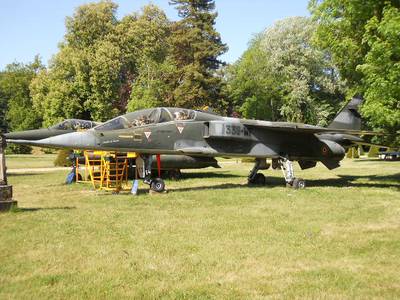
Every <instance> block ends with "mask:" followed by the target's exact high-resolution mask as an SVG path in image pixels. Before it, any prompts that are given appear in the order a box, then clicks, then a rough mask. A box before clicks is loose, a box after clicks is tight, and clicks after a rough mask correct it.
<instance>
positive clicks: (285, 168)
mask: <svg viewBox="0 0 400 300" xmlns="http://www.w3.org/2000/svg"><path fill="white" fill-rule="evenodd" d="M269 166H270V165H269V164H267V162H266V160H265V159H261V158H257V159H256V162H255V164H254V167H253V169H252V170H251V171H250V174H249V176H248V178H247V181H248V183H249V184H254V185H265V182H266V180H265V176H264V175H263V174H262V173H257V172H258V171H259V170H266V169H268V168H269ZM272 168H273V169H277V168H281V169H282V172H283V176H284V177H285V181H286V186H287V187H290V188H293V189H304V188H305V187H306V182H305V180H303V179H301V178H296V177H294V171H293V162H292V161H290V160H288V159H287V158H279V159H273V160H272Z"/></svg>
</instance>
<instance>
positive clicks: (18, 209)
mask: <svg viewBox="0 0 400 300" xmlns="http://www.w3.org/2000/svg"><path fill="white" fill-rule="evenodd" d="M70 209H76V207H75V206H61V207H58V206H56V207H15V208H14V209H13V212H15V213H22V212H35V211H41V210H70Z"/></svg>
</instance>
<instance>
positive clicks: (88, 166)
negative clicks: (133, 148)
mask: <svg viewBox="0 0 400 300" xmlns="http://www.w3.org/2000/svg"><path fill="white" fill-rule="evenodd" d="M83 154H84V176H83V177H82V176H81V174H79V170H81V169H82V165H83V164H82V161H80V160H79V158H77V159H76V169H75V171H76V178H77V182H89V181H90V182H91V183H92V186H93V188H94V189H97V190H106V191H112V192H116V193H118V192H119V191H121V190H123V189H130V187H128V168H129V159H130V158H136V156H137V155H136V153H132V152H131V153H117V152H105V151H89V150H87V151H84V153H83Z"/></svg>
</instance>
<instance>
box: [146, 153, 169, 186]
mask: <svg viewBox="0 0 400 300" xmlns="http://www.w3.org/2000/svg"><path fill="white" fill-rule="evenodd" d="M141 157H142V159H143V161H144V164H143V165H144V168H143V174H142V177H143V178H144V179H143V182H144V183H146V184H148V185H150V189H151V190H153V191H155V192H158V193H161V192H163V191H164V190H165V183H164V180H162V178H160V177H156V178H152V177H151V164H152V162H153V156H152V155H149V154H145V155H143V154H142V155H141ZM160 164H161V163H160V162H159V163H158V164H157V167H158V168H159V169H160V167H161V165H160ZM159 173H160V170H159Z"/></svg>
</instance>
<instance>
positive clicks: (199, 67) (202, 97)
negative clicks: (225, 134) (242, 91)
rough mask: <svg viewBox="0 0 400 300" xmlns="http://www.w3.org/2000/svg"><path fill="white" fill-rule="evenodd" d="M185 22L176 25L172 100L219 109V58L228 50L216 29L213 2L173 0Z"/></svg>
mask: <svg viewBox="0 0 400 300" xmlns="http://www.w3.org/2000/svg"><path fill="white" fill-rule="evenodd" d="M170 3H171V4H172V5H175V6H176V8H177V10H178V14H179V16H180V17H182V20H180V21H178V22H175V23H173V26H172V35H171V39H170V42H171V51H172V53H171V55H172V59H173V61H174V63H175V66H176V72H175V74H174V91H173V98H174V103H175V104H176V106H182V107H197V108H201V107H203V106H206V105H209V106H218V102H219V101H220V100H221V97H222V95H221V88H222V82H221V78H220V77H219V76H217V75H216V71H217V70H218V69H219V68H220V66H221V65H222V63H221V61H219V60H218V57H219V56H220V55H221V54H223V53H225V52H226V51H227V46H226V45H225V44H223V43H222V41H221V37H220V35H219V33H218V32H217V31H216V30H215V28H214V26H215V19H216V17H217V13H215V12H214V9H215V1H213V0H172V1H170Z"/></svg>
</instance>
